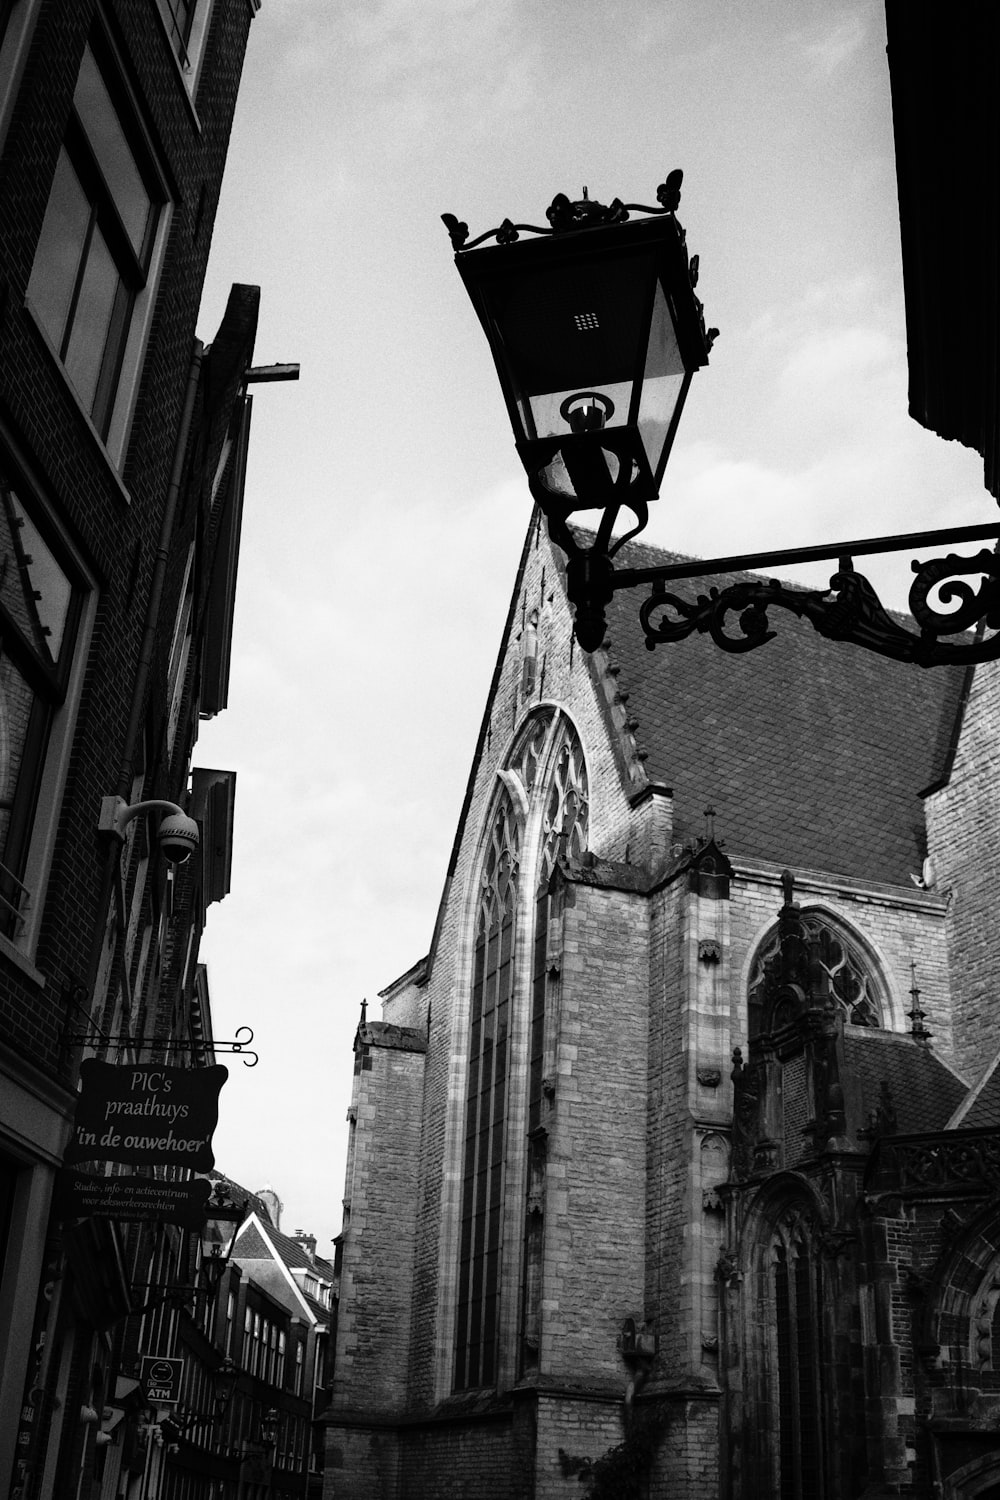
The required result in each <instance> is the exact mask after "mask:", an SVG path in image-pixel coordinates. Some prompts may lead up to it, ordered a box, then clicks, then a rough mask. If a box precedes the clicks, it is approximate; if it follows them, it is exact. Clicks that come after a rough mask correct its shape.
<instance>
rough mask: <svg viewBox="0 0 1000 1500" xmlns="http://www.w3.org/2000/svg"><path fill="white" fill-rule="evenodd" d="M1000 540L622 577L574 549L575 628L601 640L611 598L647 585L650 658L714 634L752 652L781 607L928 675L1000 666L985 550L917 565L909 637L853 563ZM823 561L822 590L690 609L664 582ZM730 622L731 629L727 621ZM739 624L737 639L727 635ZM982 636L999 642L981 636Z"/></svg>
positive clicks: (997, 604) (860, 545)
mask: <svg viewBox="0 0 1000 1500" xmlns="http://www.w3.org/2000/svg"><path fill="white" fill-rule="evenodd" d="M998 537H1000V524H998V523H994V524H991V525H987V526H965V527H958V528H953V529H951V530H945V531H924V532H913V533H911V534H909V535H907V536H895V537H869V538H866V539H863V540H860V541H850V542H835V543H830V544H828V545H825V546H820V547H798V548H790V549H786V550H784V551H778V552H757V553H749V554H744V555H742V556H734V557H717V558H712V559H710V560H707V561H687V562H683V563H668V564H664V565H662V566H658V567H650V568H621V569H616V568H615V567H614V565H613V563H612V562H611V560H610V557H609V556H608V555H607V553H605V552H603V551H602V550H600V549H598V548H595V549H594V550H593V551H592V552H585V551H584V550H583V549H582V548H581V549H575V550H574V554H573V555H571V556H570V559H569V565H568V569H567V591H568V594H569V598H570V601H571V603H572V604H573V605H574V607H575V609H576V612H577V623H578V627H579V626H580V625H582V624H584V623H585V622H586V628H587V632H588V633H589V634H590V636H591V638H592V639H593V638H594V635H595V634H596V632H597V629H599V631H600V634H599V635H598V636H597V639H598V641H599V640H600V639H601V638H602V637H603V616H604V608H605V606H606V604H607V603H608V602H609V601H610V599H611V597H612V596H613V594H615V593H617V592H618V591H619V590H621V589H628V588H637V587H643V586H646V585H649V586H651V588H652V593H651V594H650V596H649V598H648V599H646V601H645V602H644V603H643V604H642V605H641V607H640V610H639V619H640V622H641V624H642V628H643V632H644V634H645V637H646V646H647V648H648V649H649V650H653V648H654V647H655V646H657V645H659V644H661V643H662V642H667V641H680V640H684V639H685V638H686V637H687V636H689V635H692V634H693V633H694V632H695V631H698V632H701V633H707V634H708V635H710V636H711V638H712V640H713V641H715V643H716V645H718V646H720V647H721V648H722V650H724V651H729V652H734V653H742V652H746V651H753V650H754V649H756V647H758V646H763V645H765V644H766V643H767V642H768V641H771V640H774V638H775V635H776V631H775V630H773V629H772V628H771V620H770V616H769V614H768V611H769V610H770V609H771V608H781V609H787V610H789V611H791V613H792V614H795V615H797V616H798V617H799V618H800V619H807V620H809V622H810V623H811V625H812V626H813V628H814V629H815V630H816V631H818V633H819V634H820V635H824V636H827V637H828V638H830V639H831V640H840V641H851V642H852V643H853V644H854V645H858V646H862V647H864V649H865V650H867V651H873V652H875V653H876V654H878V655H880V656H887V657H891V658H893V659H894V660H896V661H906V662H914V663H915V664H916V665H918V666H923V667H929V666H939V665H943V664H948V663H951V664H962V663H966V664H972V663H976V662H983V661H994V660H996V659H998V658H1000V557H998V556H997V552H996V551H995V550H993V551H988V550H986V549H984V550H982V551H981V552H978V553H976V555H975V556H974V557H962V556H959V555H958V554H956V553H948V554H947V555H946V556H944V557H935V558H930V559H928V560H927V561H925V562H920V561H914V562H913V563H912V564H911V566H912V568H913V572H914V575H915V576H914V580H913V583H912V585H911V587H910V594H909V608H910V613H911V614H912V616H913V618H914V620H915V621H916V624H917V626H918V629H917V630H916V631H914V630H912V629H908V628H907V626H906V625H905V624H904V623H903V620H902V617H899V616H893V615H891V614H890V613H889V612H888V611H887V610H886V609H885V608H884V607H883V606H882V604H881V602H880V600H879V598H878V595H877V594H876V592H875V590H874V588H873V587H872V585H871V584H870V583H869V582H868V580H867V579H866V578H865V577H864V576H863V575H862V574H860V573H858V572H856V571H855V569H854V563H853V558H854V557H856V556H864V555H872V554H876V553H887V552H901V551H908V550H910V549H913V548H921V547H940V546H945V545H949V544H958V543H962V542H971V541H983V540H987V539H989V540H993V541H996V539H997V538H998ZM827 558H830V559H836V560H837V565H838V566H837V571H836V572H835V573H834V574H833V576H832V577H831V579H830V584H829V587H828V588H826V589H806V588H798V587H795V586H793V585H789V584H785V583H781V582H779V581H778V580H777V579H765V578H751V579H744V580H741V581H740V582H737V583H732V584H729V585H728V586H727V587H725V588H721V589H720V588H716V587H712V588H710V589H709V591H708V593H707V594H699V595H698V596H697V598H696V599H694V600H693V601H692V600H689V599H683V598H681V597H680V596H679V595H678V594H675V593H671V592H668V589H667V584H668V583H670V582H674V581H679V580H680V579H685V578H705V577H712V576H718V575H719V574H726V573H743V572H750V571H755V570H757V569H761V568H765V569H766V568H771V567H781V568H785V567H790V566H793V565H794V564H796V563H805V562H821V561H823V560H824V559H827ZM584 559H586V561H584ZM969 575H972V576H977V577H980V578H981V579H982V582H981V583H980V585H979V587H978V588H976V587H974V586H973V585H971V584H970V583H968V582H966V581H965V580H966V578H967V577H968V576H969ZM932 595H933V596H934V599H933V602H932ZM941 606H951V607H941ZM733 615H735V617H736V619H735V621H732V620H731V619H730V616H733ZM734 623H735V625H736V626H737V627H738V633H732V631H731V627H732V625H733V624H734ZM984 630H985V631H987V632H994V634H984V633H983V632H984ZM970 632H975V636H974V638H970V634H969V633H970ZM945 637H953V638H954V637H958V639H950V640H949V639H944V638H945ZM584 644H586V642H584Z"/></svg>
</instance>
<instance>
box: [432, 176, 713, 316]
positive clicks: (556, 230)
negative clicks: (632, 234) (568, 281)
mask: <svg viewBox="0 0 1000 1500" xmlns="http://www.w3.org/2000/svg"><path fill="white" fill-rule="evenodd" d="M683 180H684V173H683V172H682V171H681V169H680V168H679V167H675V168H674V170H673V171H672V172H670V173H669V174H668V176H667V179H666V181H665V182H661V183H660V185H659V187H658V188H657V189H656V207H653V206H652V205H651V204H648V203H623V202H622V201H621V199H620V198H615V199H613V200H612V202H611V203H607V204H605V203H599V202H598V201H597V200H596V199H595V198H591V197H590V196H589V195H588V192H587V189H586V188H584V190H583V197H582V198H576V199H572V198H569V197H568V196H567V195H566V193H557V194H556V196H555V197H554V198H553V200H552V202H551V203H550V204H549V206H548V208H547V209H546V210H545V217H546V218H547V219H548V221H549V223H548V228H546V227H545V225H543V224H514V223H512V222H511V220H510V219H504V221H503V223H502V224H498V225H497V227H496V229H487V231H486V233H485V234H480V235H477V236H476V238H475V239H474V240H470V239H469V226H468V224H465V223H463V222H462V220H461V219H457V218H456V217H455V215H454V214H442V215H441V219H442V222H443V223H444V226H445V228H446V229H447V231H448V234H449V235H450V237H451V244H452V249H454V250H456V251H458V250H474V249H475V248H476V246H477V245H483V244H485V243H486V241H487V240H491V239H495V240H496V242H497V244H498V245H512V244H514V243H515V241H517V240H518V239H520V237H521V235H522V234H542V235H550V234H566V233H567V232H568V231H570V230H574V229H596V228H600V227H602V226H604V225H607V224H626V223H627V222H628V220H629V218H630V217H631V215H632V214H650V215H651V214H655V215H662V214H672V213H675V212H676V211H677V208H678V206H679V204H680V201H681V183H682V181H683ZM691 271H692V276H691V285H692V286H694V285H695V284H696V283H697V280H698V260H697V257H695V258H694V259H693V260H692V262H691ZM717 335H718V329H717V328H713V329H710V330H709V342H711V341H712V340H713V339H714V338H716V337H717Z"/></svg>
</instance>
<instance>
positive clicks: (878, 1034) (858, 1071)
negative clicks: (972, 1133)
mask: <svg viewBox="0 0 1000 1500" xmlns="http://www.w3.org/2000/svg"><path fill="white" fill-rule="evenodd" d="M844 1062H845V1065H846V1073H847V1075H848V1076H849V1077H850V1078H852V1079H854V1080H856V1081H857V1083H859V1084H860V1088H861V1100H860V1103H861V1113H862V1118H863V1119H864V1120H866V1121H867V1120H868V1119H870V1118H871V1115H872V1114H873V1112H874V1111H875V1110H876V1109H877V1108H878V1105H879V1103H880V1102H881V1091H882V1084H883V1082H885V1083H886V1084H887V1085H888V1088H889V1093H890V1096H891V1098H892V1104H893V1108H894V1109H895V1111H896V1130H897V1132H898V1133H899V1134H900V1135H920V1134H923V1133H925V1132H928V1131H934V1130H944V1128H945V1126H946V1124H947V1123H948V1120H949V1118H950V1116H951V1115H952V1114H953V1112H954V1111H955V1109H956V1108H957V1107H958V1104H959V1102H960V1101H961V1100H962V1099H964V1098H965V1095H966V1092H967V1090H966V1086H965V1084H964V1083H963V1082H962V1080H961V1079H960V1078H959V1077H958V1075H957V1074H956V1073H953V1072H952V1070H951V1069H950V1068H949V1067H948V1065H947V1063H944V1062H942V1061H941V1059H940V1058H939V1057H937V1056H936V1055H935V1054H934V1053H933V1052H932V1051H931V1050H930V1048H929V1047H926V1046H925V1045H923V1044H922V1043H921V1042H918V1041H917V1040H916V1039H915V1038H914V1037H911V1036H904V1035H901V1034H900V1033H898V1032H893V1031H865V1032H863V1033H859V1032H852V1031H848V1032H847V1033H846V1035H845V1037H844ZM845 1081H846V1080H845Z"/></svg>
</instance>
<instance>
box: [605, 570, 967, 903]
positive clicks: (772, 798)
mask: <svg viewBox="0 0 1000 1500" xmlns="http://www.w3.org/2000/svg"><path fill="white" fill-rule="evenodd" d="M680 560H681V559H679V558H678V557H677V556H676V555H674V554H670V553H666V552H662V551H660V550H659V549H656V548H652V547H648V546H645V545H640V544H636V543H630V544H628V545H627V546H626V547H625V548H624V549H623V551H622V553H621V555H620V558H619V562H620V565H621V566H623V567H649V566H653V565H655V564H657V563H666V562H678V561H680ZM749 576H751V575H748V574H739V575H737V574H730V575H720V577H718V578H713V579H691V580H688V581H684V582H681V583H677V584H671V585H669V587H670V589H671V590H672V591H674V592H676V593H678V594H680V595H681V596H682V597H684V598H694V597H696V596H697V595H698V594H701V593H705V592H707V590H708V587H709V585H710V584H715V585H716V586H718V587H720V588H721V587H724V586H725V585H726V584H728V583H730V582H736V581H738V579H740V578H746V577H749ZM643 597H644V594H643V591H642V590H625V591H623V592H622V593H621V594H618V595H617V596H616V597H615V598H614V599H613V600H612V602H611V604H610V606H609V609H608V636H609V638H610V648H609V653H608V654H609V658H610V662H611V663H612V664H617V666H618V667H619V668H620V671H619V674H618V677H617V686H618V688H619V690H620V691H623V692H627V693H628V714H629V717H630V718H631V719H633V720H635V721H637V727H636V728H635V731H634V735H635V740H636V744H637V747H638V748H639V750H640V751H642V752H645V754H646V760H645V769H646V774H647V776H648V777H649V778H650V780H653V781H659V782H662V783H665V784H666V785H667V786H668V787H670V788H671V789H672V791H673V793H674V829H675V838H676V839H677V841H678V842H683V841H685V840H687V839H692V838H695V837H697V836H698V835H700V834H701V833H703V831H704V817H703V812H704V809H705V807H706V806H707V805H709V804H711V806H713V807H714V808H715V812H716V817H715V829H716V833H717V835H718V837H719V838H720V840H724V841H725V849H726V853H727V854H728V856H729V857H730V859H736V860H738V859H739V858H740V857H741V856H743V857H745V858H748V859H760V860H767V861H774V862H776V863H780V864H783V865H788V866H791V867H792V868H793V869H794V868H804V869H814V870H824V871H827V872H829V873H831V874H844V875H853V876H855V877H857V878H859V879H870V880H875V881H885V882H889V883H894V884H900V885H909V877H910V875H911V873H913V874H916V873H919V871H920V867H921V862H922V860H923V857H924V854H925V852H926V851H925V847H924V820H923V808H922V805H921V802H920V798H919V793H920V792H921V791H923V790H925V789H926V788H927V787H929V786H930V785H931V784H932V783H933V782H934V781H935V780H937V779H938V778H939V777H940V776H941V775H942V773H943V771H944V768H945V766H946V763H947V751H948V747H949V744H950V742H951V738H952V734H953V731H954V725H955V719H956V713H957V711H958V706H959V702H960V697H961V689H962V682H963V672H964V669H962V668H957V667H932V668H921V667H916V666H911V665H909V664H904V663H900V662H893V661H888V660H885V659H883V658H882V657H878V656H875V655H874V654H873V653H871V652H869V651H864V650H862V649H861V648H860V647H858V646H853V645H850V644H848V643H845V642H840V641H831V640H827V639H825V638H824V637H822V636H820V635H818V634H817V633H816V631H814V630H813V627H812V626H811V625H810V624H809V622H808V621H806V620H799V619H797V618H796V617H795V616H794V615H792V614H790V613H789V612H788V611H786V610H781V609H776V610H773V611H772V617H771V619H772V627H773V628H776V630H777V638H776V639H775V640H773V641H770V642H769V643H768V644H766V645H764V646H761V647H759V648H757V649H756V650H753V651H749V652H747V653H745V654H742V655H732V654H730V653H728V652H725V651H722V650H720V649H719V647H718V646H716V645H715V643H714V642H713V641H712V640H711V639H710V638H709V637H708V636H706V635H700V634H698V633H695V634H694V635H692V636H690V637H689V638H688V639H687V640H684V641H681V642H677V643H673V644H665V645H660V646H657V647H656V649H655V650H654V651H649V650H647V648H646V644H645V638H644V636H643V634H642V630H641V628H640V625H639V620H638V605H639V603H641V601H642V598H643ZM900 618H904V619H905V617H900ZM591 660H592V661H593V662H594V663H595V671H597V672H598V673H599V672H600V670H601V667H600V662H601V657H600V655H598V656H596V657H595V658H592V659H591ZM602 696H603V695H602Z"/></svg>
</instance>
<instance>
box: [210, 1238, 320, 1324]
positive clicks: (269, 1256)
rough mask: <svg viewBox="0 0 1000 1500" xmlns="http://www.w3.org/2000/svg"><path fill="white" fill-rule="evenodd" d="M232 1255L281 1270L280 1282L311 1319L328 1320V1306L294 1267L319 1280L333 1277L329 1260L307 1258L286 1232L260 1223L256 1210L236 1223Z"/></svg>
mask: <svg viewBox="0 0 1000 1500" xmlns="http://www.w3.org/2000/svg"><path fill="white" fill-rule="evenodd" d="M233 1259H234V1260H235V1261H236V1262H237V1263H238V1264H239V1265H244V1264H245V1263H247V1262H249V1261H263V1262H266V1263H267V1264H268V1265H272V1266H275V1267H276V1268H277V1270H278V1271H279V1272H280V1273H281V1276H282V1278H283V1280H284V1282H285V1283H286V1284H287V1285H288V1286H289V1287H290V1289H291V1291H292V1293H293V1295H294V1297H295V1300H296V1301H297V1302H298V1303H299V1304H300V1305H301V1307H302V1308H303V1310H304V1311H306V1312H308V1313H310V1314H311V1315H312V1320H313V1321H314V1322H319V1323H329V1321H330V1309H329V1308H328V1307H324V1306H323V1304H322V1303H321V1302H320V1301H319V1299H318V1298H316V1297H314V1296H313V1295H312V1294H311V1293H310V1292H307V1291H306V1290H305V1287H304V1286H303V1285H302V1282H301V1280H300V1278H299V1277H298V1276H296V1275H295V1272H296V1271H303V1270H305V1271H308V1272H309V1273H310V1275H315V1276H316V1277H317V1278H318V1279H319V1280H321V1281H327V1282H330V1283H331V1285H332V1284H333V1281H334V1270H333V1266H332V1265H331V1263H330V1262H329V1261H327V1260H323V1258H322V1257H321V1256H316V1257H315V1259H313V1260H311V1259H310V1258H309V1255H308V1253H307V1252H306V1250H305V1248H304V1247H303V1246H302V1245H300V1244H299V1243H298V1241H296V1240H293V1239H292V1238H291V1237H290V1236H289V1235H287V1234H282V1233H281V1231H280V1229H275V1227H274V1225H273V1224H265V1223H263V1222H262V1221H261V1220H260V1219H259V1218H258V1216H257V1214H256V1213H252V1214H251V1215H250V1217H249V1218H248V1219H247V1220H246V1221H245V1222H244V1223H243V1224H242V1225H241V1226H240V1228H239V1230H238V1231H237V1234H236V1244H235V1247H234V1249H233Z"/></svg>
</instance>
